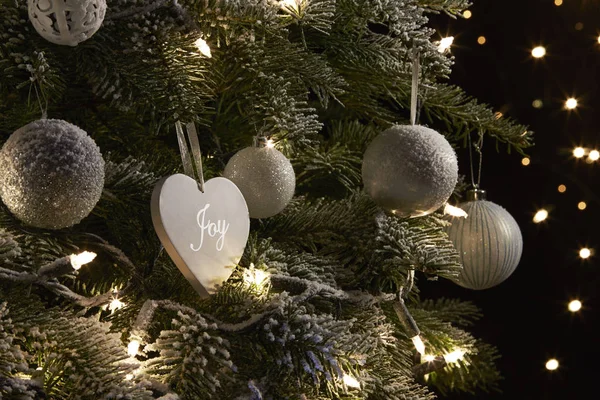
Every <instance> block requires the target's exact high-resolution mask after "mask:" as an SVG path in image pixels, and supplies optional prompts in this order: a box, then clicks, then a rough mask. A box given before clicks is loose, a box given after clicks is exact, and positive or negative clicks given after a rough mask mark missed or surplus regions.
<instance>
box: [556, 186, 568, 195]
mask: <svg viewBox="0 0 600 400" xmlns="http://www.w3.org/2000/svg"><path fill="white" fill-rule="evenodd" d="M566 191H567V186H566V185H562V184H560V185H558V193H564V192H566Z"/></svg>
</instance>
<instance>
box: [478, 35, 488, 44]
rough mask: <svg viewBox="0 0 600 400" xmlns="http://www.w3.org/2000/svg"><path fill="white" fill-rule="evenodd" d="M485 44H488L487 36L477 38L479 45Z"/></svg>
mask: <svg viewBox="0 0 600 400" xmlns="http://www.w3.org/2000/svg"><path fill="white" fill-rule="evenodd" d="M485 42H487V39H486V38H485V36H479V37H478V38H477V43H479V44H485Z"/></svg>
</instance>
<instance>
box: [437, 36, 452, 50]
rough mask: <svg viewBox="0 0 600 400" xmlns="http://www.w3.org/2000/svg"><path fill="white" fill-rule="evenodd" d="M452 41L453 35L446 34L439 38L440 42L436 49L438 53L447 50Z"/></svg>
mask: <svg viewBox="0 0 600 400" xmlns="http://www.w3.org/2000/svg"><path fill="white" fill-rule="evenodd" d="M452 43H454V36H448V37H445V38H443V39H442V40H440V44H439V45H438V51H439V52H440V53H444V52H446V51H447V50H449V49H450V46H452Z"/></svg>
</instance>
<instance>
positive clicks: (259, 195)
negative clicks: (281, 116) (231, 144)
mask: <svg viewBox="0 0 600 400" xmlns="http://www.w3.org/2000/svg"><path fill="white" fill-rule="evenodd" d="M263 144H264V143H262V142H261V141H259V143H258V144H257V145H256V146H252V147H247V148H245V149H243V150H240V151H239V152H237V153H236V154H235V155H234V156H233V157H231V159H230V160H229V162H228V163H227V165H226V166H225V171H224V173H223V176H224V177H225V178H227V179H229V180H231V181H232V182H233V183H235V184H236V186H237V187H238V188H239V189H240V191H241V192H242V194H243V195H244V199H245V200H246V204H247V205H248V211H249V213H250V217H251V218H268V217H272V216H273V215H276V214H278V213H280V212H281V211H283V209H284V208H285V206H287V204H288V203H289V202H290V200H291V199H292V197H293V196H294V191H295V189H296V174H295V173H294V168H293V167H292V164H291V163H290V160H288V159H287V158H286V157H285V156H284V155H283V154H282V153H281V152H280V151H279V150H277V149H276V148H274V147H268V146H263Z"/></svg>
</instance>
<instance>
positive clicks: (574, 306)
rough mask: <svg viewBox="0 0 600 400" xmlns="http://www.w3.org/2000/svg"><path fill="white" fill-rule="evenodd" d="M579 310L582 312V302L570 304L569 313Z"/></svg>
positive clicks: (577, 301) (576, 301)
mask: <svg viewBox="0 0 600 400" xmlns="http://www.w3.org/2000/svg"><path fill="white" fill-rule="evenodd" d="M579 310H581V302H580V301H579V300H573V301H571V302H569V311H571V312H577V311H579Z"/></svg>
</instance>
